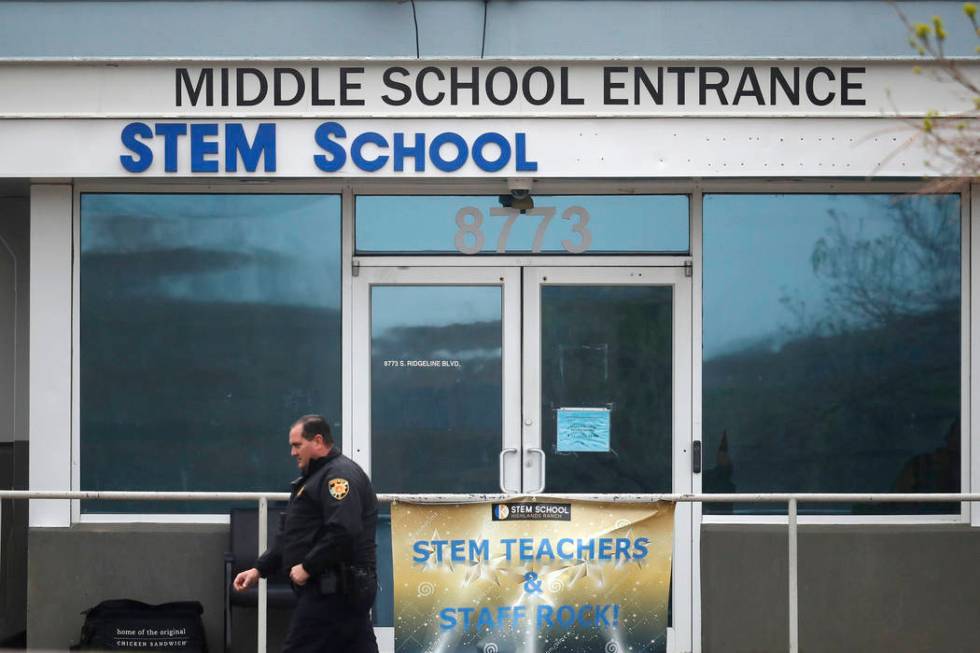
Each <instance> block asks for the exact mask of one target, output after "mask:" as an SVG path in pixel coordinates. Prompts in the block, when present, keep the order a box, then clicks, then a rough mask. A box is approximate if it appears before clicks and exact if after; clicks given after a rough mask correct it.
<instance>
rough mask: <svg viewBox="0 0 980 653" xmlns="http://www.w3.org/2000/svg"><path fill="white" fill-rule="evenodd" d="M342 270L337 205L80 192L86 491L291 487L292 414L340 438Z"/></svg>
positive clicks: (113, 507) (113, 506)
mask: <svg viewBox="0 0 980 653" xmlns="http://www.w3.org/2000/svg"><path fill="white" fill-rule="evenodd" d="M340 276H341V275H340V200H339V198H338V197H336V196H318V195H153V194H85V195H83V196H82V202H81V303H80V306H81V308H80V323H81V333H80V344H81V352H80V361H81V371H80V377H81V414H80V418H81V488H82V489H84V490H201V491H220V490H236V491H248V490H263V491H269V490H285V489H286V488H287V487H288V482H289V480H290V479H291V478H293V477H294V476H295V475H296V468H295V464H294V462H293V461H292V459H291V458H290V456H289V446H288V429H289V425H290V424H291V423H292V421H293V420H295V419H296V418H297V417H299V416H300V415H303V414H305V413H311V412H317V413H323V414H325V415H327V416H328V418H329V419H330V420H331V422H332V424H333V425H334V427H335V436H336V437H337V439H338V441H339V440H340V436H341V433H340V431H341V429H340V414H341V410H340V408H341V407H340V381H341V373H340V369H341V358H340V354H341V333H340V329H341V320H340V287H341V281H340ZM225 508H226V506H215V505H213V504H202V503H187V504H179V505H178V504H175V503H163V502H157V503H152V504H151V503H137V502H133V503H125V504H124V503H121V502H112V503H108V502H103V503H91V502H87V503H85V504H83V510H84V511H85V512H120V511H123V512H126V511H128V512H217V511H220V510H223V509H225Z"/></svg>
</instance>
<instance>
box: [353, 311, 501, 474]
mask: <svg viewBox="0 0 980 653" xmlns="http://www.w3.org/2000/svg"><path fill="white" fill-rule="evenodd" d="M501 344H502V332H501V323H500V321H499V320H487V321H473V322H468V323H463V324H448V325H436V326H425V325H423V326H405V327H393V328H388V329H385V330H384V331H382V332H381V333H380V334H378V335H377V336H375V337H374V338H373V339H372V341H371V432H372V434H373V442H374V446H375V450H376V451H379V452H382V453H379V454H376V455H374V456H372V458H373V460H372V467H373V474H374V479H375V484H376V486H377V488H378V490H379V491H384V492H489V491H497V490H499V487H500V482H499V476H498V469H497V457H498V455H499V453H500V437H501V436H500V434H501V430H502V425H503V422H502V419H503V417H502V414H501V397H502V392H503V386H502V359H501ZM386 360H387V361H392V360H394V361H412V360H422V361H425V360H450V361H459V362H460V365H459V367H385V365H384V362H385V361H386Z"/></svg>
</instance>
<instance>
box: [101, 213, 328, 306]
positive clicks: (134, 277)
mask: <svg viewBox="0 0 980 653" xmlns="http://www.w3.org/2000/svg"><path fill="white" fill-rule="evenodd" d="M81 245H82V254H83V256H85V257H86V260H87V261H89V262H94V261H96V260H98V259H99V258H100V257H102V258H104V259H105V260H106V261H111V260H113V259H115V258H116V257H121V256H124V257H126V261H127V274H129V275H130V278H129V279H127V280H126V282H125V284H120V286H119V288H117V290H116V291H117V292H130V293H133V294H141V295H144V296H146V295H150V296H152V295H157V296H161V295H162V296H164V297H167V298H170V299H182V300H188V301H227V302H235V303H238V302H242V303H250V302H262V303H274V304H281V305H300V306H329V307H332V308H339V307H340V293H339V285H338V279H339V275H340V198H339V197H338V196H335V195H278V194H277V195H257V194H256V195H250V194H243V195H181V194H84V195H82V223H81Z"/></svg>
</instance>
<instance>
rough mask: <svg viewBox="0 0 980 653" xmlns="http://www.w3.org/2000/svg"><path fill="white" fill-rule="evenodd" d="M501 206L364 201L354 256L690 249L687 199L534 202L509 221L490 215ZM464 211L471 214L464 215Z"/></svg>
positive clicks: (488, 199) (438, 200) (463, 200)
mask: <svg viewBox="0 0 980 653" xmlns="http://www.w3.org/2000/svg"><path fill="white" fill-rule="evenodd" d="M505 199H506V200H509V199H510V196H509V195H508V196H506V198H505ZM500 200H501V198H500V197H497V196H496V195H494V196H461V195H457V196H426V195H392V196H379V195H363V196H359V197H358V198H357V204H356V229H355V232H356V250H357V253H358V254H399V253H406V254H435V253H451V254H456V253H460V251H462V252H463V253H482V254H496V253H498V252H500V253H515V254H528V253H541V254H569V253H587V254H615V253H639V252H643V253H686V252H687V251H688V249H689V238H690V237H689V229H688V204H689V201H688V197H687V196H686V195H540V196H539V195H535V196H533V200H534V206H535V208H534V209H532V210H530V211H528V213H525V214H523V215H522V214H518V215H517V216H516V218H513V219H510V220H509V219H508V216H505V215H500V216H498V215H492V214H491V211H493V210H497V211H498V212H499V211H500V210H501V209H502V208H503V207H502V205H501V201H500ZM465 207H471V208H472V209H473V210H471V211H469V212H466V214H465V215H463V214H461V213H460V212H461V210H463V209H464V208H465ZM576 207H578V208H576ZM548 209H553V210H554V212H553V217H551V218H548V217H547V216H544V215H539V213H541V212H543V211H545V210H548ZM461 223H462V224H463V226H460V225H461ZM536 243H537V246H536Z"/></svg>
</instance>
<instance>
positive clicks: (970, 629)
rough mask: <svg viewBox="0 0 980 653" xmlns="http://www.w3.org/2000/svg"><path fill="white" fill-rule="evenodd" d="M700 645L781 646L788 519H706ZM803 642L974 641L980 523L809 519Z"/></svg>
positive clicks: (803, 551) (851, 645)
mask: <svg viewBox="0 0 980 653" xmlns="http://www.w3.org/2000/svg"><path fill="white" fill-rule="evenodd" d="M702 552H703V563H702V597H703V598H702V609H703V623H704V627H703V633H702V641H703V643H704V651H705V652H706V653H750V652H752V653H755V652H757V651H779V650H783V651H785V650H786V649H787V642H788V626H787V619H788V607H787V606H788V600H787V594H788V580H787V578H788V576H787V536H786V528H785V527H769V526H765V527H753V528H751V529H746V528H745V527H740V528H737V527H732V526H706V527H705V529H704V535H703V539H702ZM799 560H800V568H799V584H800V602H799V609H800V649H801V650H803V651H807V653H820V652H824V651H825V652H827V653H831V652H833V653H846V652H849V651H854V652H855V653H858V652H860V653H871V652H874V651H881V652H886V651H887V652H889V653H903V652H908V653H913V652H915V653H921V652H924V651H942V652H943V653H968V652H970V653H973V652H975V651H980V620H978V619H977V610H978V608H980V565H978V564H977V561H978V560H980V530H978V529H970V528H967V527H939V526H904V527H886V526H874V527H872V526H863V527H834V528H833V529H831V528H830V527H807V528H803V529H801V531H800V537H799Z"/></svg>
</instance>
